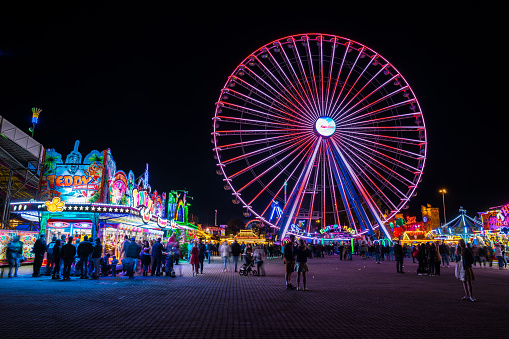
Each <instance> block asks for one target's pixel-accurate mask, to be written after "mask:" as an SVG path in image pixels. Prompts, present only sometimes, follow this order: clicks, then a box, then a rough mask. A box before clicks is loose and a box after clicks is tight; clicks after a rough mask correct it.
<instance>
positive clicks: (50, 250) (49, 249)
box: [46, 236, 57, 276]
mask: <svg viewBox="0 0 509 339" xmlns="http://www.w3.org/2000/svg"><path fill="white" fill-rule="evenodd" d="M55 241H57V237H55V236H54V237H53V238H51V242H50V243H49V244H48V247H47V248H46V252H47V255H46V275H47V276H50V275H51V271H52V270H53V265H54V262H53V246H55Z"/></svg>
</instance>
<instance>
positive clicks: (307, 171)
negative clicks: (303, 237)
mask: <svg viewBox="0 0 509 339" xmlns="http://www.w3.org/2000/svg"><path fill="white" fill-rule="evenodd" d="M321 143H322V138H318V140H316V142H315V145H313V154H312V155H311V156H310V158H309V159H308V160H307V162H306V164H304V166H303V169H302V171H301V174H300V175H299V179H298V180H297V182H296V183H295V186H294V187H293V189H292V192H291V193H290V198H289V200H288V202H287V203H286V205H285V207H284V208H283V213H282V214H283V215H285V213H288V214H287V215H288V217H286V220H283V223H284V224H283V227H282V229H283V232H282V234H281V237H282V238H284V237H285V235H286V232H287V231H288V227H289V226H290V223H291V222H292V219H294V218H296V217H297V215H296V213H295V212H296V210H297V206H298V205H300V204H301V203H302V201H301V200H302V193H303V191H304V189H305V187H306V186H307V184H308V182H309V177H310V175H311V170H312V168H313V164H314V162H315V159H316V155H317V154H318V150H319V149H320V144H321Z"/></svg>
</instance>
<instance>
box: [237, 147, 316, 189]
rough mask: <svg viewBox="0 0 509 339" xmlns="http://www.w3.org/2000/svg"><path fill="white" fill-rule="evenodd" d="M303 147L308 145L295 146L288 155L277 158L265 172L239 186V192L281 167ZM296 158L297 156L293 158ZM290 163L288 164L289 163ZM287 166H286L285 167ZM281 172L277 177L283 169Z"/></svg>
mask: <svg viewBox="0 0 509 339" xmlns="http://www.w3.org/2000/svg"><path fill="white" fill-rule="evenodd" d="M307 144H308V146H309V144H310V142H308V143H307ZM302 147H306V145H302V146H300V147H296V148H294V149H293V150H292V151H291V152H289V153H288V154H287V155H285V156H284V157H282V158H281V159H279V160H277V161H275V162H274V164H272V165H271V166H269V167H268V168H267V169H265V170H264V171H263V172H261V173H260V174H258V175H257V176H255V177H254V178H253V179H252V180H251V181H249V182H248V183H247V184H245V185H244V186H242V187H241V188H239V189H238V190H237V192H242V191H243V190H245V189H246V188H247V187H249V186H250V185H252V184H253V183H254V182H255V181H258V180H260V179H261V178H262V177H263V176H264V175H266V174H267V173H269V172H270V171H272V170H273V169H274V168H276V167H279V166H280V165H281V164H282V163H283V162H284V161H286V160H287V159H288V158H289V157H290V156H291V155H292V154H294V153H295V152H297V151H299V150H301V151H302ZM293 160H295V158H294V159H293ZM293 160H292V161H290V163H289V164H291V163H292V162H293ZM289 164H288V165H289ZM285 168H286V167H285ZM278 173H279V174H277V175H276V177H278V176H279V175H280V174H281V173H282V171H279V172H278Z"/></svg>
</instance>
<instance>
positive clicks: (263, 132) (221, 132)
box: [215, 128, 309, 136]
mask: <svg viewBox="0 0 509 339" xmlns="http://www.w3.org/2000/svg"><path fill="white" fill-rule="evenodd" d="M299 131H300V132H302V129H299V128H283V129H273V130H270V134H275V135H276V134H290V133H294V132H299ZM215 133H216V134H218V136H222V135H223V136H226V135H267V131H266V130H264V129H250V130H242V129H230V130H217V131H216V132H215ZM307 133H309V131H308V132H307Z"/></svg>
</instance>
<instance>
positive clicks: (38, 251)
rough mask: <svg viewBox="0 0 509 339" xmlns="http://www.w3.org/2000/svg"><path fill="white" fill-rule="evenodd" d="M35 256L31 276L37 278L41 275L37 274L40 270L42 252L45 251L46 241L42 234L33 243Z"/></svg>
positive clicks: (42, 258)
mask: <svg viewBox="0 0 509 339" xmlns="http://www.w3.org/2000/svg"><path fill="white" fill-rule="evenodd" d="M33 252H34V255H35V258H34V273H33V274H32V277H34V278H38V277H40V276H41V275H40V274H39V273H40V271H41V266H42V261H43V260H44V253H46V241H45V240H44V234H41V235H40V236H39V239H37V240H36V241H35V243H34V249H33Z"/></svg>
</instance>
